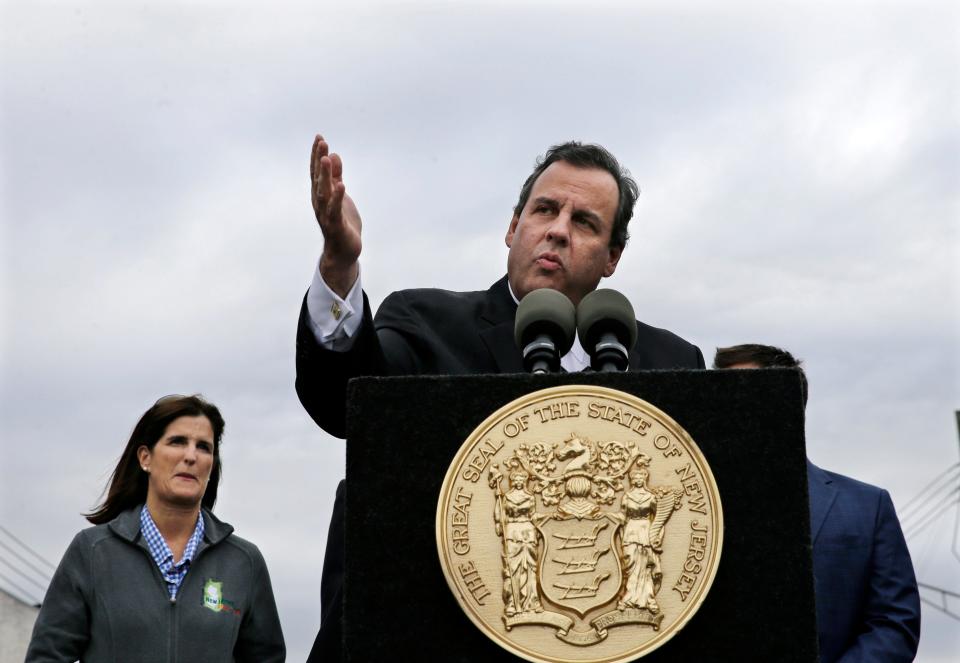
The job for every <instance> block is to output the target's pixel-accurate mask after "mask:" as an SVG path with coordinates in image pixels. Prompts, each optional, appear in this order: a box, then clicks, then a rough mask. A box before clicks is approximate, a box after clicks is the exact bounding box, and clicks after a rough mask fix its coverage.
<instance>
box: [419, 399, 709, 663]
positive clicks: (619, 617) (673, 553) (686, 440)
mask: <svg viewBox="0 0 960 663" xmlns="http://www.w3.org/2000/svg"><path fill="white" fill-rule="evenodd" d="M722 545H723V513H722V510H721V506H720V495H719V493H718V492H717V487H716V482H715V481H714V478H713V474H712V473H711V472H710V468H709V466H708V465H707V462H706V460H705V459H704V457H703V454H702V453H701V452H700V449H699V448H698V447H697V445H696V444H695V443H694V441H693V440H692V439H691V438H690V436H689V435H688V434H687V433H686V431H684V430H683V429H682V428H681V427H680V426H679V425H678V424H677V422H675V421H674V420H673V419H671V418H670V416H669V415H667V414H666V413H665V412H662V411H661V410H659V409H657V408H656V407H654V406H652V405H650V404H649V403H647V402H645V401H643V400H641V399H639V398H637V397H635V396H632V395H630V394H627V393H624V392H621V391H615V390H613V389H606V388H603V387H594V386H584V385H573V386H565V387H555V388H551V389H544V390H542V391H537V392H534V393H531V394H528V395H526V396H523V397H522V398H519V399H517V400H515V401H513V402H512V403H510V404H508V405H506V406H505V407H503V408H501V409H500V410H498V411H497V412H495V413H493V414H492V415H490V417H488V418H487V419H486V421H484V422H483V423H482V424H481V425H480V426H479V427H477V429H476V430H474V431H473V433H472V434H471V435H470V437H468V438H467V440H466V441H465V442H464V443H463V446H462V447H461V448H460V450H459V452H458V453H457V455H456V457H455V458H454V459H453V462H452V463H451V465H450V468H449V470H448V471H447V475H446V478H445V479H444V482H443V488H442V489H441V492H440V499H439V503H438V505H437V549H438V552H439V555H440V564H441V566H442V567H443V573H444V575H445V576H446V579H447V583H448V584H449V585H450V589H451V590H452V591H453V593H454V595H455V596H456V598H457V600H458V601H459V603H460V606H461V607H462V608H463V611H464V612H465V613H466V615H467V617H469V618H470V620H471V621H473V623H474V624H476V625H477V626H478V627H479V628H480V629H481V630H482V631H483V632H484V633H485V634H486V635H487V636H488V637H489V638H491V639H492V640H493V641H494V642H496V643H497V644H498V645H500V646H501V647H504V648H505V649H507V650H509V651H511V652H513V653H514V654H516V655H518V656H521V657H522V658H525V659H527V660H529V661H536V662H538V663H558V662H559V663H564V662H568V661H569V662H571V663H573V662H578V663H579V662H590V663H601V662H602V663H621V662H624V661H630V660H633V659H636V658H638V657H640V656H643V655H645V654H647V653H649V652H650V651H652V650H654V649H656V648H657V647H659V646H660V645H662V644H663V643H664V642H666V641H667V640H669V639H670V638H671V637H673V636H674V635H676V634H677V632H678V631H680V629H682V628H683V627H684V625H685V624H686V623H687V622H688V621H689V620H690V618H691V617H692V616H693V614H694V613H695V612H696V611H697V609H698V608H699V606H700V605H701V603H703V601H704V599H705V598H706V595H707V592H708V591H709V589H710V585H711V583H712V582H713V578H714V575H715V574H716V571H717V565H718V564H719V561H720V550H721V547H722Z"/></svg>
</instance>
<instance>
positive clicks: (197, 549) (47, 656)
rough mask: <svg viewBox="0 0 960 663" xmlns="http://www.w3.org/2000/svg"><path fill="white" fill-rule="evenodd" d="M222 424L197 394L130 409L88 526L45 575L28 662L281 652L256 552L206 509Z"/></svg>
mask: <svg viewBox="0 0 960 663" xmlns="http://www.w3.org/2000/svg"><path fill="white" fill-rule="evenodd" d="M223 428H224V422H223V417H222V416H221V415H220V411H219V410H218V409H217V408H216V406H214V405H213V404H211V403H208V402H207V401H205V400H203V399H202V398H201V397H200V396H166V397H164V398H161V399H160V400H158V401H157V402H156V403H155V404H154V405H153V407H151V408H150V409H149V410H147V412H146V413H145V414H144V415H143V416H142V417H141V418H140V421H139V422H138V423H137V425H136V427H135V428H134V430H133V433H132V434H131V436H130V440H129V441H128V442H127V446H126V448H125V449H124V451H123V454H122V455H121V457H120V460H119V462H118V463H117V467H116V469H114V471H113V475H112V476H111V478H110V483H109V486H108V489H107V495H106V498H105V499H104V500H103V503H102V504H101V505H100V506H99V507H97V508H96V509H94V510H93V512H92V513H90V514H88V515H87V520H89V521H90V522H91V523H93V524H94V525H95V527H91V528H89V529H85V530H83V531H82V532H80V533H79V534H77V536H76V537H75V538H74V540H73V542H72V543H71V544H70V547H69V548H68V549H67V552H66V553H65V554H64V557H63V560H62V561H61V562H60V566H59V567H58V568H57V571H56V573H55V574H54V577H53V580H52V581H51V582H50V587H49V589H48V590H47V595H46V598H45V599H44V601H43V605H42V607H41V609H40V614H39V616H38V617H37V622H36V625H35V626H34V630H33V637H32V639H31V642H30V648H29V650H28V651H27V659H26V660H27V663H33V662H41V661H43V662H46V661H76V660H80V661H83V662H87V661H90V662H96V661H120V660H122V661H140V662H147V661H157V662H160V661H164V662H169V661H204V662H213V661H224V662H228V661H238V662H239V661H256V662H258V663H260V662H264V661H283V660H284V658H285V649H284V643H283V634H282V632H281V629H280V620H279V618H278V616H277V608H276V604H275V603H274V599H273V590H272V588H271V586H270V577H269V575H268V573H267V568H266V564H265V563H264V560H263V557H262V556H261V554H260V551H259V550H258V549H257V547H256V546H254V545H253V544H252V543H250V542H248V541H245V540H243V539H241V538H240V537H238V536H235V535H234V534H233V528H232V527H231V526H230V525H228V524H226V523H224V522H222V521H220V520H219V519H217V518H216V517H215V516H214V515H213V514H212V513H211V510H212V508H213V505H214V502H216V499H217V488H218V485H219V482H220V474H221V466H220V440H221V437H222V436H223Z"/></svg>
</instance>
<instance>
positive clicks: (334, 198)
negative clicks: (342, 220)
mask: <svg viewBox="0 0 960 663" xmlns="http://www.w3.org/2000/svg"><path fill="white" fill-rule="evenodd" d="M346 191H347V187H345V186H344V185H343V182H337V183H336V185H335V186H334V187H333V192H332V194H331V196H330V209H331V210H334V212H336V211H339V210H340V209H341V208H342V206H343V194H344V193H346ZM332 216H333V215H331V217H332ZM337 216H338V217H339V216H340V215H339V214H337ZM338 220H339V219H338Z"/></svg>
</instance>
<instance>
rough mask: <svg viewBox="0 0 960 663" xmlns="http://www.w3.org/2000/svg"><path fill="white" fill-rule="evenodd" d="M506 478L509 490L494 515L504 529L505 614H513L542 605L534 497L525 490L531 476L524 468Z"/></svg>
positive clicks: (536, 610)
mask: <svg viewBox="0 0 960 663" xmlns="http://www.w3.org/2000/svg"><path fill="white" fill-rule="evenodd" d="M509 478H510V490H509V491H508V492H507V493H505V494H504V495H503V498H502V500H498V501H497V505H496V508H495V511H496V513H494V518H495V519H496V523H497V530H500V529H501V528H502V532H503V534H502V535H503V541H504V553H503V603H504V605H505V606H506V608H505V612H506V615H507V617H512V616H514V615H516V614H519V613H522V612H542V611H543V607H542V606H541V604H540V592H539V590H538V589H537V563H538V561H539V557H538V555H539V552H538V551H539V541H538V538H537V536H538V535H537V528H536V527H535V526H534V524H533V516H534V514H535V511H536V508H537V503H536V498H535V497H534V496H533V494H531V493H529V492H527V480H528V479H529V478H530V477H529V475H528V474H527V473H526V472H525V471H523V470H514V471H513V472H511V473H510V475H509ZM501 503H502V506H501ZM499 533H500V532H499V531H498V534H499Z"/></svg>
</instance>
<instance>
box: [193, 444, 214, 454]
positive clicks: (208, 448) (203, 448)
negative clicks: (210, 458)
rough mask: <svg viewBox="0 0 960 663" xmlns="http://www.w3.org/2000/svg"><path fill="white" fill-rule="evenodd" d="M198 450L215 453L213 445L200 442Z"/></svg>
mask: <svg viewBox="0 0 960 663" xmlns="http://www.w3.org/2000/svg"><path fill="white" fill-rule="evenodd" d="M197 449H200V451H206V452H207V453H213V445H212V444H210V443H209V442H200V443H199V444H198V445H197Z"/></svg>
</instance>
